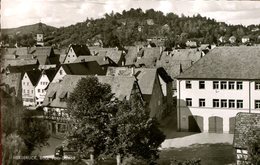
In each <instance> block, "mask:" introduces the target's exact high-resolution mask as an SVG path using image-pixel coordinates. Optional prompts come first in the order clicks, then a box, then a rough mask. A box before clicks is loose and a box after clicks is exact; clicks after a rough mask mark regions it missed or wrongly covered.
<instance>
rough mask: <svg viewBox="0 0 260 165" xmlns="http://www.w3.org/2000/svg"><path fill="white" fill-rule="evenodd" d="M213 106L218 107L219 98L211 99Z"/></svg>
mask: <svg viewBox="0 0 260 165" xmlns="http://www.w3.org/2000/svg"><path fill="white" fill-rule="evenodd" d="M213 107H219V99H213Z"/></svg>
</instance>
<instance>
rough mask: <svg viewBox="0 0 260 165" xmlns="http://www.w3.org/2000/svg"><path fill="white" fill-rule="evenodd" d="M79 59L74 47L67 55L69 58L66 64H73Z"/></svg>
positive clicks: (66, 59)
mask: <svg viewBox="0 0 260 165" xmlns="http://www.w3.org/2000/svg"><path fill="white" fill-rule="evenodd" d="M76 59H77V56H76V54H75V52H74V50H73V49H72V47H70V49H69V52H68V53H67V56H66V58H65V60H64V63H65V64H66V63H73V62H74V61H75V60H76Z"/></svg>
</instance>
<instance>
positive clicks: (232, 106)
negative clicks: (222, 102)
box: [228, 100, 235, 108]
mask: <svg viewBox="0 0 260 165" xmlns="http://www.w3.org/2000/svg"><path fill="white" fill-rule="evenodd" d="M228 107H229V108H235V100H228Z"/></svg>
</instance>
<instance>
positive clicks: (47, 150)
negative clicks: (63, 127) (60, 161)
mask: <svg viewBox="0 0 260 165" xmlns="http://www.w3.org/2000/svg"><path fill="white" fill-rule="evenodd" d="M62 142H63V140H62V139H58V138H54V137H50V139H49V140H48V143H49V145H48V146H45V147H42V148H41V150H36V151H34V152H33V154H32V155H40V156H50V155H54V151H55V148H56V147H58V146H60V145H61V144H62Z"/></svg>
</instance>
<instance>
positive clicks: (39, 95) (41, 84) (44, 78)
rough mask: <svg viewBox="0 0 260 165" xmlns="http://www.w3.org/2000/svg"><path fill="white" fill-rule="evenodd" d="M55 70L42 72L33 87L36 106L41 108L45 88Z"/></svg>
mask: <svg viewBox="0 0 260 165" xmlns="http://www.w3.org/2000/svg"><path fill="white" fill-rule="evenodd" d="M54 73H55V70H46V71H43V72H42V74H41V76H40V79H39V81H38V82H37V85H36V86H35V97H36V100H35V101H36V105H37V106H41V105H42V104H43V101H44V98H45V96H46V88H47V86H48V85H49V83H50V82H51V81H52V78H53V76H54Z"/></svg>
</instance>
